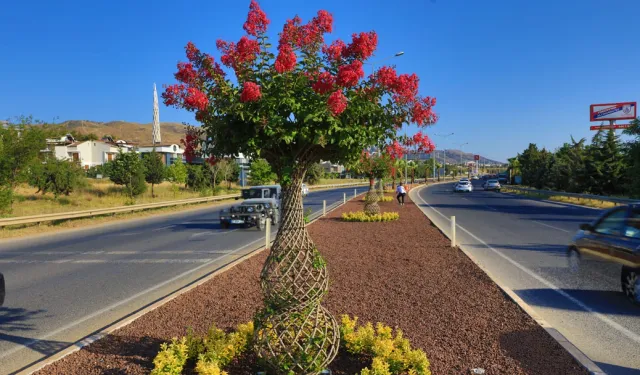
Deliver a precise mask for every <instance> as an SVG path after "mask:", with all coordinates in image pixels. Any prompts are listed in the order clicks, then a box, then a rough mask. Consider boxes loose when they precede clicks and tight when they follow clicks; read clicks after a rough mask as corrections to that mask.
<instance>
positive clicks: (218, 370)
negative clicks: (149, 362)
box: [151, 322, 253, 375]
mask: <svg viewBox="0 0 640 375" xmlns="http://www.w3.org/2000/svg"><path fill="white" fill-rule="evenodd" d="M252 339H253V322H249V323H247V324H240V325H238V327H237V329H236V331H235V332H232V333H229V334H226V333H224V331H222V330H221V329H218V328H216V327H215V326H213V327H211V329H209V332H208V333H207V335H206V336H205V337H204V338H200V337H195V336H194V335H193V332H192V331H191V330H189V332H188V333H187V336H186V337H183V338H182V339H181V340H179V341H178V340H177V339H173V340H172V342H171V344H169V345H167V344H166V343H165V344H162V346H161V347H160V348H161V350H160V352H159V353H158V355H157V356H156V358H155V359H154V360H153V364H154V369H153V371H152V372H151V375H180V374H181V373H182V370H183V368H184V367H185V364H186V363H187V361H197V362H196V365H195V372H196V373H197V374H199V375H228V374H227V373H226V372H225V371H223V370H222V368H223V367H224V366H226V365H228V364H229V363H230V362H231V361H232V360H233V358H235V357H236V356H238V355H240V354H241V353H242V352H244V351H245V350H246V349H247V347H248V346H249V344H250V342H251V340H252ZM192 363H193V362H192Z"/></svg>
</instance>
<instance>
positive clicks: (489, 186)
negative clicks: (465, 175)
mask: <svg viewBox="0 0 640 375" xmlns="http://www.w3.org/2000/svg"><path fill="white" fill-rule="evenodd" d="M482 187H483V188H484V190H485V191H488V190H495V191H500V183H499V182H498V180H488V181H487V182H485V183H484V184H483V185H482Z"/></svg>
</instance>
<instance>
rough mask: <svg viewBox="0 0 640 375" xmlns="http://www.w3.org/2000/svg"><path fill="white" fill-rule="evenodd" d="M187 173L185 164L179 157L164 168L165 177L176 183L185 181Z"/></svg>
mask: <svg viewBox="0 0 640 375" xmlns="http://www.w3.org/2000/svg"><path fill="white" fill-rule="evenodd" d="M187 174H188V172H187V165H185V164H184V163H183V162H182V159H181V158H178V159H176V160H175V161H174V162H173V164H171V165H170V166H168V167H167V170H166V177H167V179H168V180H169V181H172V182H175V183H178V184H185V183H186V182H187Z"/></svg>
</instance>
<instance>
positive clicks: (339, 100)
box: [327, 90, 347, 116]
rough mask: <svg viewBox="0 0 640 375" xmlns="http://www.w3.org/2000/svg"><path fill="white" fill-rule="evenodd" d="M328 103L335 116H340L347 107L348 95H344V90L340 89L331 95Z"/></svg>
mask: <svg viewBox="0 0 640 375" xmlns="http://www.w3.org/2000/svg"><path fill="white" fill-rule="evenodd" d="M327 104H328V105H329V110H330V111H331V113H333V115H334V116H338V115H339V114H341V113H342V112H344V110H345V109H347V97H346V96H344V94H343V93H342V91H340V90H338V91H336V92H334V93H333V94H331V95H329V99H328V100H327Z"/></svg>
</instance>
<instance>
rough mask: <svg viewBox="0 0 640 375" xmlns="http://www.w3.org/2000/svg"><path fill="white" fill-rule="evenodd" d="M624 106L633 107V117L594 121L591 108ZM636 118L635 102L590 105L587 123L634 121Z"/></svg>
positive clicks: (636, 108)
mask: <svg viewBox="0 0 640 375" xmlns="http://www.w3.org/2000/svg"><path fill="white" fill-rule="evenodd" d="M625 105H632V106H633V116H632V115H629V116H627V117H618V118H614V119H608V118H604V119H603V118H599V119H596V118H594V112H593V108H594V107H597V106H625ZM637 116H638V103H637V102H619V103H600V104H591V105H590V106H589V121H591V122H597V121H617V120H635V119H636V117H637Z"/></svg>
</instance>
